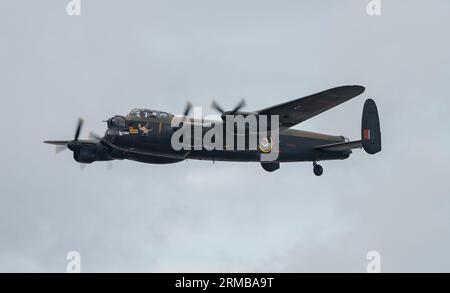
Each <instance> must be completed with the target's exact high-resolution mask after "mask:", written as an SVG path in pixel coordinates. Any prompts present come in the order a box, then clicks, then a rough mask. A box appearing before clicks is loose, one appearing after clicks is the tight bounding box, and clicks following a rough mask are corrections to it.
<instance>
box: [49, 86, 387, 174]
mask: <svg viewBox="0 0 450 293" xmlns="http://www.w3.org/2000/svg"><path fill="white" fill-rule="evenodd" d="M364 90H365V88H364V87H362V86H357V85H353V86H341V87H336V88H332V89H329V90H326V91H323V92H320V93H316V94H313V95H310V96H306V97H303V98H299V99H295V100H292V101H289V102H285V103H282V104H278V105H275V106H272V107H268V108H265V109H262V110H257V111H252V112H244V111H241V108H243V107H244V105H245V101H244V100H242V101H241V102H240V103H239V104H238V105H237V106H236V107H235V108H234V109H232V110H230V111H225V110H224V109H223V108H222V107H221V106H219V104H218V103H216V102H213V104H212V106H213V108H214V109H216V110H217V111H219V112H220V113H221V121H220V120H218V121H214V122H212V123H204V122H205V121H203V119H200V120H199V119H193V118H189V117H188V115H189V113H190V112H191V109H192V104H191V103H187V105H186V108H185V110H184V112H183V114H182V115H180V116H175V115H173V114H171V113H168V112H164V111H158V110H150V109H133V110H131V111H130V112H129V113H128V114H127V115H115V116H114V117H112V118H110V119H107V120H106V121H105V122H107V130H106V132H105V134H104V136H103V137H100V136H98V135H96V134H93V133H90V137H89V139H87V140H83V139H79V136H80V132H81V128H82V124H83V120H82V119H80V120H79V121H78V125H77V127H76V131H75V137H74V139H73V140H48V141H44V143H48V144H52V145H56V146H57V148H63V149H66V148H67V149H69V150H71V151H72V152H73V156H74V159H75V161H77V162H79V163H84V164H90V163H93V162H95V161H111V160H123V159H127V160H133V161H138V162H144V163H150V164H170V163H177V162H181V161H184V160H187V159H194V160H210V161H233V162H259V163H260V164H261V166H262V168H263V169H264V170H266V171H268V172H273V171H276V170H277V169H279V168H280V163H287V162H312V164H313V171H314V174H315V175H317V176H320V175H322V173H323V168H322V166H321V165H319V164H318V162H320V161H326V160H342V159H346V158H348V157H349V156H350V154H351V153H352V149H357V148H363V149H364V150H365V151H366V152H367V153H369V154H376V153H378V152H380V151H381V132H380V122H379V116H378V110H377V106H376V104H375V102H374V100H372V99H367V100H366V101H365V103H364V107H363V111H362V123H361V138H360V139H358V140H354V141H350V140H349V139H347V138H346V137H344V136H336V135H329V134H322V133H315V132H308V131H303V130H298V129H293V128H292V127H293V126H295V125H297V124H299V123H301V122H303V121H306V120H308V119H310V118H312V117H314V116H316V115H319V114H320V113H323V112H324V111H327V110H329V109H331V108H333V107H336V106H338V105H340V104H342V103H344V102H346V101H348V100H350V99H352V98H354V97H357V96H359V95H361V94H362V93H363V92H364ZM238 116H240V117H250V116H251V117H256V118H259V117H263V116H266V117H269V118H270V117H276V118H277V119H276V120H274V121H277V125H275V127H274V126H273V125H272V124H273V123H272V124H271V126H270V127H269V129H265V130H264V131H262V130H261V129H260V128H259V127H258V125H257V128H256V134H257V135H258V138H257V142H256V144H257V147H256V148H251V147H250V143H248V142H246V144H245V146H246V147H245V149H237V148H236V147H235V146H231V147H230V146H229V145H228V144H227V143H226V142H224V145H223V148H216V149H206V148H205V147H198V146H195V145H194V144H195V142H194V140H192V142H191V140H189V143H188V144H191V145H190V146H189V145H188V146H187V147H185V148H182V149H175V148H174V147H173V135H174V134H175V133H177V131H180V129H181V128H183V127H189V129H191V128H195V127H197V128H198V127H200V133H201V135H205V133H207V132H208V131H210V130H211V129H212V128H213V127H217V126H218V125H219V126H222V125H223V124H226V122H227V121H228V120H227V119H228V118H230V117H231V118H234V117H238ZM175 120H177V121H178V122H177V123H174V122H175ZM256 121H258V120H257V119H256ZM275 128H276V129H275ZM221 129H223V135H224V136H225V135H229V134H230V133H228V132H229V131H230V129H231V131H233V130H236V128H235V127H234V128H233V127H232V128H229V127H225V128H224V127H222V128H221ZM274 133H276V134H277V138H276V139H275V135H273V134H274ZM251 134H252V132H251V131H249V129H248V127H247V128H245V129H244V137H246V138H248V137H249V136H250V135H251ZM261 134H263V135H261ZM232 135H233V136H234V137H238V136H239V135H240V134H239V133H233V134H232ZM241 136H242V135H241ZM215 139H216V140H217V138H215ZM185 144H186V143H185ZM274 144H276V147H274ZM275 152H276V156H275V159H274V160H270V161H267V160H263V159H262V156H261V155H263V154H271V153H275Z"/></svg>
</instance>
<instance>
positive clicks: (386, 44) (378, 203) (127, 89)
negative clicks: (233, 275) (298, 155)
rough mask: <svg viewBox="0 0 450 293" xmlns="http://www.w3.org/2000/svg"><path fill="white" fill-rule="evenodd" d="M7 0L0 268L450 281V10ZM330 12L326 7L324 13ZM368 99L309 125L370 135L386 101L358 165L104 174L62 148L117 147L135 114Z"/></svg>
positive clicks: (404, 3) (438, 5)
mask: <svg viewBox="0 0 450 293" xmlns="http://www.w3.org/2000/svg"><path fill="white" fill-rule="evenodd" d="M68 2H69V0H65V1H63V0H40V1H31V0H30V1H23V0H15V1H12V0H8V1H2V4H1V9H0V35H1V38H0V99H1V108H2V111H1V114H0V120H1V125H2V137H3V138H2V142H1V144H0V152H1V154H2V156H1V157H2V158H1V164H0V175H1V178H2V179H1V185H0V271H2V272H64V271H65V270H66V264H67V260H66V254H67V252H69V251H71V250H76V251H79V252H80V254H81V270H82V271H84V272H122V271H123V272H186V271H188V272H199V271H208V272H209V271H212V272H231V271H242V272H253V271H264V272H271V271H276V272H347V271H351V272H365V271H366V265H367V262H368V261H367V260H366V254H367V252H368V251H372V250H375V251H378V252H379V253H380V254H381V263H382V271H384V272H405V271H407V272H443V271H446V272H449V271H450V251H449V248H450V197H449V195H450V192H449V188H448V178H449V171H448V170H449V169H448V168H449V163H450V154H449V143H450V100H449V99H450V85H449V83H448V80H449V77H450V67H449V56H450V55H449V52H450V34H449V32H448V28H449V27H450V18H449V15H448V12H449V11H450V2H449V1H448V0H435V1H425V0H422V1H411V0H401V1H400V0H397V1H389V0H384V1H382V4H383V6H382V15H381V16H372V17H371V16H368V15H367V14H366V5H367V3H368V2H369V0H347V1H339V0H332V1H331V0H330V1H298V0H295V1H273V0H272V1H262V0H252V1H242V0H240V1H237V0H236V1H235V0H227V1H210V0H208V1H206V0H205V1H197V0H189V1H186V0H183V1H181V0H180V1H166V0H164V1H163V0H161V1H137V0H132V1H118V0H108V1H107V0H81V7H82V11H81V16H73V17H70V16H68V15H67V14H66V4H67V3H68ZM319 2H320V3H319ZM346 84H360V85H364V86H365V87H366V88H367V90H366V92H365V93H364V94H363V95H362V96H360V97H358V98H355V99H353V100H351V101H349V102H347V103H345V104H343V105H340V106H339V107H337V108H334V109H332V110H330V111H328V112H326V113H324V114H323V115H319V116H317V117H315V118H313V119H311V120H308V121H307V122H305V123H303V124H301V125H298V126H296V128H299V129H306V130H311V131H319V132H325V133H330V134H336V135H345V136H348V137H350V138H351V139H358V138H359V132H360V123H361V122H360V120H361V110H362V106H363V103H364V100H365V99H366V98H373V99H375V100H376V102H377V104H378V107H379V111H380V117H381V127H382V139H383V151H382V152H381V153H379V154H377V155H375V156H371V155H368V154H366V153H364V152H363V151H359V150H356V151H355V152H354V154H353V155H352V156H351V157H350V158H349V159H348V160H344V161H332V162H323V163H322V166H323V167H324V175H323V176H322V177H320V178H319V177H316V176H314V174H313V172H312V164H311V163H289V164H282V165H281V169H280V170H278V171H277V172H275V173H266V172H265V171H264V170H263V169H262V168H261V166H260V165H259V164H256V163H222V162H217V163H216V164H214V165H213V164H212V163H211V162H197V161H188V162H182V163H179V164H175V165H166V166H159V165H147V164H142V163H137V162H131V161H117V162H114V164H113V169H112V170H108V169H107V167H106V164H105V163H94V164H92V165H90V166H88V167H87V168H86V169H85V170H84V171H81V170H80V168H79V165H78V163H76V162H75V161H73V158H72V153H71V152H70V151H67V152H63V153H60V154H58V155H55V152H54V149H53V148H52V147H51V146H49V145H44V144H43V143H42V141H43V140H45V139H71V138H72V137H73V135H74V128H75V125H76V121H77V118H78V117H83V118H84V119H85V127H84V129H83V131H82V136H83V137H87V134H88V132H89V131H90V130H93V131H95V132H97V133H103V132H104V131H105V127H106V125H105V124H104V123H102V122H101V121H102V120H104V119H105V118H108V117H111V116H113V115H114V114H125V113H127V112H128V111H129V110H130V109H131V108H134V107H147V108H155V109H160V110H166V111H170V112H175V113H180V112H181V111H182V109H183V107H184V105H185V102H186V101H187V100H190V101H192V102H193V103H194V104H195V105H196V106H204V107H205V109H208V111H209V112H208V113H213V111H212V110H210V109H209V105H210V103H211V101H212V100H213V99H216V100H218V101H219V102H220V103H221V104H222V105H223V106H224V107H225V108H231V107H233V106H234V105H235V104H236V103H237V101H239V99H241V98H242V97H245V98H246V100H247V108H246V110H256V109H261V108H265V107H268V106H270V105H274V104H278V103H281V102H285V101H288V100H289V99H293V98H298V97H301V96H304V95H309V94H312V93H314V92H317V91H321V90H325V89H328V88H331V87H335V86H339V85H346Z"/></svg>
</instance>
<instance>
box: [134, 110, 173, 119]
mask: <svg viewBox="0 0 450 293" xmlns="http://www.w3.org/2000/svg"><path fill="white" fill-rule="evenodd" d="M171 115H172V114H170V113H167V112H163V111H158V110H150V109H133V110H131V111H130V113H129V114H128V116H132V117H137V118H159V119H164V118H168V117H169V116H171Z"/></svg>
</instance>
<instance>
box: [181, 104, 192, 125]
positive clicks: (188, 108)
mask: <svg viewBox="0 0 450 293" xmlns="http://www.w3.org/2000/svg"><path fill="white" fill-rule="evenodd" d="M191 110H192V103H191V102H189V101H188V102H187V103H186V106H184V111H183V119H182V121H183V122H184V121H185V120H186V117H187V116H188V115H189V113H191Z"/></svg>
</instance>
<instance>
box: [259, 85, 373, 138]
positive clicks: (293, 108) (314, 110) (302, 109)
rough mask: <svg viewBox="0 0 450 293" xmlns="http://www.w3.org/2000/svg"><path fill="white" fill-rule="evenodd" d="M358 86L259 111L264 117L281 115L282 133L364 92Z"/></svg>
mask: <svg viewBox="0 0 450 293" xmlns="http://www.w3.org/2000/svg"><path fill="white" fill-rule="evenodd" d="M364 90H365V88H364V87H362V86H358V85H352V86H341V87H336V88H332V89H329V90H326V91H323V92H320V93H317V94H314V95H310V96H307V97H304V98H299V99H296V100H293V101H290V102H286V103H283V104H279V105H276V106H273V107H269V108H266V109H263V110H260V111H258V113H259V114H262V115H279V119H280V131H282V130H285V129H287V128H289V127H292V126H294V125H296V124H298V123H300V122H303V121H305V120H308V119H309V118H312V117H314V116H316V115H318V114H320V113H322V112H325V111H327V110H329V109H331V108H333V107H336V106H337V105H340V104H342V103H344V102H346V101H348V100H350V99H352V98H354V97H356V96H358V95H360V94H362V93H363V92H364Z"/></svg>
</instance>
